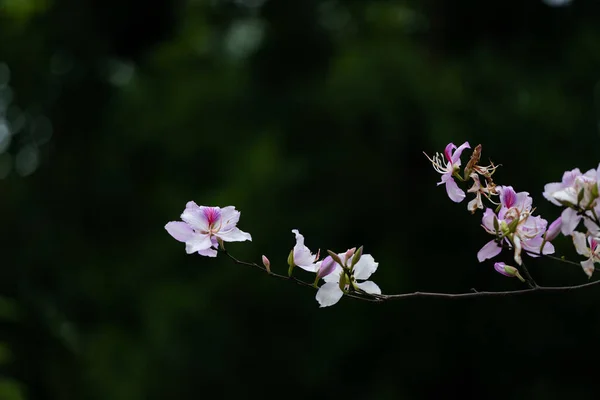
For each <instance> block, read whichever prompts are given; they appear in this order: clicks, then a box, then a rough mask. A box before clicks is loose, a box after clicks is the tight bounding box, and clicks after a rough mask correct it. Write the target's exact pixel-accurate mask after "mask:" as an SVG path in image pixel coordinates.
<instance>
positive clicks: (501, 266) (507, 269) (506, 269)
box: [494, 262, 525, 282]
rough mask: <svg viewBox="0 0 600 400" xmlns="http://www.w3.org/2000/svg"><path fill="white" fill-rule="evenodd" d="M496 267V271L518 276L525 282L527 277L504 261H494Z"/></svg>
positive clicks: (510, 276) (512, 276) (505, 274)
mask: <svg viewBox="0 0 600 400" xmlns="http://www.w3.org/2000/svg"><path fill="white" fill-rule="evenodd" d="M494 269H495V270H496V272H498V273H500V274H502V275H504V276H508V277H509V278H514V277H517V278H519V280H520V281H521V282H525V279H524V278H523V277H522V276H521V274H519V270H518V269H516V268H515V267H512V266H510V265H506V264H505V263H503V262H497V263H494Z"/></svg>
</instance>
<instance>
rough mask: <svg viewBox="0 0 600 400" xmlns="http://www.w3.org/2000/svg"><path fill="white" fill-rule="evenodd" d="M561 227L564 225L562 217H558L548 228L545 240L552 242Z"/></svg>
mask: <svg viewBox="0 0 600 400" xmlns="http://www.w3.org/2000/svg"><path fill="white" fill-rule="evenodd" d="M561 227H562V217H558V218H557V219H555V220H554V222H552V223H551V224H550V226H549V227H548V230H547V231H546V233H545V234H544V240H545V241H546V242H551V241H553V240H554V239H556V237H557V236H558V234H559V233H560V229H561Z"/></svg>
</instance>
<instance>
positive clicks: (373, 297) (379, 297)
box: [219, 250, 600, 303]
mask: <svg viewBox="0 0 600 400" xmlns="http://www.w3.org/2000/svg"><path fill="white" fill-rule="evenodd" d="M219 251H220V252H222V253H225V254H226V255H227V256H228V257H229V258H230V259H231V260H233V262H234V263H236V264H240V265H246V266H248V267H252V268H257V269H259V270H261V271H262V272H265V273H267V274H268V275H269V276H272V277H274V278H277V279H281V280H286V281H292V282H295V283H296V284H298V285H300V286H305V287H310V288H312V289H318V287H316V286H314V285H313V284H312V283H308V282H304V281H302V280H300V279H298V278H296V277H294V276H291V277H290V276H287V275H280V274H276V273H274V272H270V271H268V270H267V269H266V268H265V267H264V266H262V265H259V264H256V263H249V262H245V261H241V260H238V259H237V258H235V257H234V256H232V255H231V254H230V253H229V252H228V251H227V250H219ZM599 283H600V280H597V281H593V282H588V283H584V284H581V285H574V286H539V285H537V284H536V285H535V286H534V287H531V288H529V289H519V290H504V291H483V292H482V291H478V290H476V289H475V288H471V289H470V291H469V292H466V293H438V292H411V293H401V294H371V293H367V292H364V291H362V290H360V291H356V292H353V293H349V292H344V295H345V296H347V297H351V298H354V299H358V300H364V301H370V302H373V303H381V302H384V301H388V300H398V299H406V298H409V297H437V298H446V299H461V298H467V297H504V296H511V295H518V294H525V293H533V292H568V291H571V290H577V289H583V288H586V287H590V286H594V285H596V284H599Z"/></svg>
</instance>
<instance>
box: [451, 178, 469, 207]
mask: <svg viewBox="0 0 600 400" xmlns="http://www.w3.org/2000/svg"><path fill="white" fill-rule="evenodd" d="M446 193H448V197H450V200H452V201H453V202H455V203H460V202H461V201H463V200H464V198H465V197H466V195H465V192H464V191H463V190H462V189H461V188H459V187H458V185H457V184H456V182H455V181H454V178H448V179H447V180H446Z"/></svg>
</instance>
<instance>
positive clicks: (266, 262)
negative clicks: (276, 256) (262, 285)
mask: <svg viewBox="0 0 600 400" xmlns="http://www.w3.org/2000/svg"><path fill="white" fill-rule="evenodd" d="M262 263H263V265H264V266H265V268H266V269H267V272H268V273H271V261H269V259H268V258H267V256H265V255H264V254H263V256H262Z"/></svg>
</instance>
